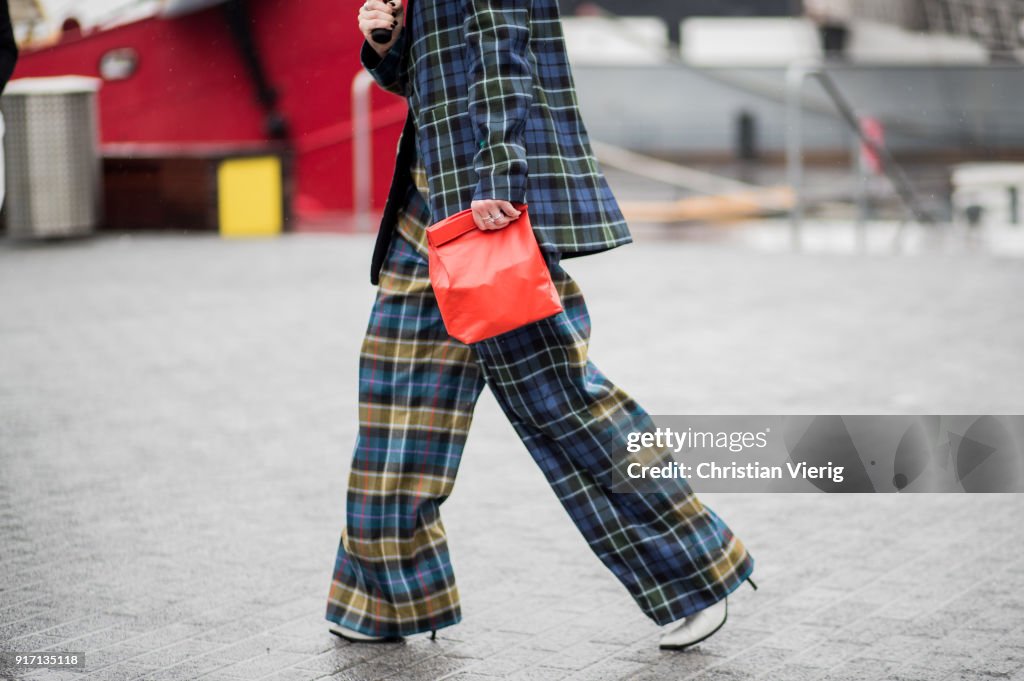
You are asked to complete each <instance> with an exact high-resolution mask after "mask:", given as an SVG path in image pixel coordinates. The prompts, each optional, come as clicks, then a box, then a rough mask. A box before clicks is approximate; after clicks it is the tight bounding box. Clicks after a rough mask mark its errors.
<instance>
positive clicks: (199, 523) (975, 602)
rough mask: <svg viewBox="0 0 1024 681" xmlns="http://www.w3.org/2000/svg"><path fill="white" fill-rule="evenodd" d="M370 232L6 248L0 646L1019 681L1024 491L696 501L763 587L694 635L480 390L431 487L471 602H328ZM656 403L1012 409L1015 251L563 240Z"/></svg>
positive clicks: (636, 389) (365, 302)
mask: <svg viewBox="0 0 1024 681" xmlns="http://www.w3.org/2000/svg"><path fill="white" fill-rule="evenodd" d="M370 246H371V242H370V238H369V237H366V236H349V237H338V236H311V235H309V236H289V237H286V238H283V239H280V240H276V241H253V242H237V241H235V242H223V241H219V240H217V239H216V238H213V237H208V236H189V237H173V236H168V237H157V236H147V237H131V238H129V237H121V238H117V237H104V238H97V239H94V240H87V241H78V242H69V243H63V244H60V243H56V244H44V245H39V246H15V245H11V244H5V245H3V246H0V546H2V551H0V649H5V650H21V651H85V652H86V659H87V665H86V669H85V670H84V671H82V672H71V671H61V672H58V671H47V670H40V671H36V672H33V673H31V674H25V678H30V679H83V678H84V679H110V680H112V681H120V680H128V679H147V680H152V681H159V680H162V679H196V678H202V679H208V680H211V681H212V680H225V681H231V680H234V681H238V680H242V679H275V680H277V681H291V680H306V679H317V678H329V679H336V680H338V681H341V680H349V679H359V680H362V679H378V678H390V679H403V680H405V679H408V680H421V679H440V678H449V679H464V680H467V681H468V680H470V679H474V680H479V681H483V680H485V679H492V678H495V677H506V676H507V677H510V678H516V679H524V680H526V679H532V680H537V681H541V680H546V679H578V680H584V679H589V680H599V679H636V680H641V679H673V680H674V679H691V678H692V679H701V680H706V681H711V680H731V679H748V678H760V679H773V680H774V679H793V680H803V679H833V680H836V681H838V680H840V679H883V678H886V679H903V680H906V681H910V680H920V681H925V680H936V681H937V680H940V679H990V678H997V679H1002V678H1016V679H1024V564H1022V558H1024V548H1022V545H1021V541H1022V540H1024V532H1022V529H1021V518H1022V517H1024V497H1022V496H1013V495H1011V496H1000V495H971V496H969V495H959V496H946V495H921V496H897V495H874V496H838V495H836V496H826V495H706V496H705V497H704V498H705V501H707V502H708V503H709V504H710V505H711V506H712V507H713V508H715V509H716V510H717V511H718V512H719V513H720V514H721V515H722V516H723V517H724V518H725V519H726V520H727V521H728V522H729V523H730V524H731V525H732V527H733V529H734V530H735V531H736V532H737V534H738V535H740V536H741V537H742V538H743V539H744V541H745V542H746V543H747V544H748V546H749V548H750V550H751V552H752V553H753V555H754V556H755V558H756V560H757V570H756V573H755V574H756V576H757V578H758V580H759V585H760V587H761V589H760V590H759V591H757V592H756V593H755V592H753V591H752V590H750V589H747V588H746V587H744V588H743V589H741V590H740V591H738V592H736V594H735V596H734V597H733V598H730V617H729V623H728V624H727V625H726V627H725V628H724V629H722V631H721V632H720V633H719V634H717V635H715V636H714V637H712V638H711V639H709V640H708V641H707V642H705V643H703V644H701V645H700V646H698V647H697V648H696V649H694V650H691V651H687V652H682V653H667V652H659V651H658V650H657V647H656V643H657V634H658V631H657V628H656V627H655V626H654V625H653V624H652V623H651V622H649V621H648V620H646V619H645V618H644V617H643V616H642V615H641V614H640V613H639V611H638V610H637V609H636V608H635V607H634V605H633V603H632V601H631V600H630V599H629V597H628V596H627V594H626V592H625V590H624V589H622V588H621V587H620V586H619V585H618V583H617V582H616V581H615V580H614V578H613V577H612V576H611V575H610V574H609V573H607V572H606V571H605V570H604V569H603V567H602V566H601V565H600V563H599V562H598V561H597V559H596V558H594V557H593V556H592V555H591V553H590V552H589V549H587V547H586V546H585V544H584V543H583V541H582V539H581V538H580V537H579V535H578V534H577V533H576V531H575V529H574V527H573V526H572V524H571V523H570V522H569V520H568V519H567V517H566V516H565V514H564V513H563V511H562V509H561V507H560V506H559V505H558V503H557V501H556V499H555V497H554V495H553V494H552V493H551V492H550V491H549V490H548V488H547V486H546V484H545V483H544V481H543V478H542V476H541V474H540V472H539V471H538V470H536V469H535V468H534V465H533V463H532V461H531V460H530V458H529V456H528V455H527V453H526V451H525V450H524V448H523V447H522V445H521V444H520V443H519V442H518V441H517V440H516V438H515V436H514V434H513V431H512V429H511V427H510V426H509V425H508V424H507V423H506V422H505V421H504V419H503V417H502V416H501V414H500V412H499V410H498V408H497V406H496V405H495V403H494V402H493V400H492V399H491V398H490V396H489V395H485V397H484V398H483V400H482V401H481V404H480V406H479V410H478V416H477V420H476V422H475V423H474V430H473V433H472V435H471V437H470V441H469V445H468V448H467V452H466V456H465V463H464V469H463V471H462V474H461V476H460V481H459V484H458V485H457V487H456V492H455V494H454V495H453V497H452V498H451V499H450V500H449V502H448V503H446V504H445V507H444V511H445V521H446V525H447V527H448V530H449V532H450V536H451V544H452V548H453V552H454V560H455V565H456V570H457V573H458V576H459V579H460V590H461V593H462V595H463V601H464V614H465V619H464V621H463V623H462V624H460V625H458V626H456V627H452V628H449V629H445V630H443V631H441V632H439V635H438V639H437V640H436V641H430V640H428V638H427V637H426V636H420V637H415V638H412V639H410V640H408V641H407V642H406V643H404V644H396V645H385V646H366V645H363V646H359V645H350V644H347V643H344V642H342V641H339V640H337V639H335V638H334V637H332V636H330V635H329V634H328V633H327V631H326V627H325V622H324V620H323V610H324V603H325V596H326V593H327V587H328V580H329V575H330V570H331V566H332V562H333V557H334V551H335V547H336V544H337V540H338V533H339V530H340V528H341V522H342V517H343V500H344V487H345V480H346V471H347V465H348V458H349V455H350V449H351V445H352V441H353V437H354V427H355V412H356V405H355V370H356V355H357V350H358V346H359V342H360V336H361V332H362V330H363V328H364V324H365V319H366V316H367V313H368V310H369V305H370V302H371V299H372V295H373V290H372V289H371V287H370V286H369V284H368V282H367V262H368V258H369V251H370ZM567 269H569V271H570V272H572V273H573V274H574V275H575V276H577V277H578V279H579V280H580V282H581V284H582V285H583V288H584V290H585V291H587V292H588V295H589V299H590V302H591V308H592V313H593V317H594V340H593V344H592V350H593V357H594V358H595V360H596V361H597V362H598V363H599V365H600V366H602V368H603V369H604V370H605V371H606V372H607V373H608V374H609V375H610V376H611V377H612V378H613V379H614V380H616V381H617V382H619V383H621V384H622V385H623V386H624V387H625V388H627V389H628V390H630V391H631V392H632V393H634V394H635V395H636V396H637V397H638V398H639V399H640V401H641V402H642V403H644V404H645V405H646V406H647V408H648V409H649V410H650V411H652V412H654V413H744V412H746V413H936V414H942V413H1020V412H1021V408H1022V405H1024V383H1022V381H1021V379H1022V375H1024V372H1022V368H1024V363H1022V360H1021V352H1022V350H1021V349H1022V348H1024V315H1021V314H1020V303H1019V300H1020V292H1021V291H1022V290H1024V265H1022V263H1021V262H1020V261H1016V260H1010V259H1001V258H997V257H991V256H984V255H979V254H974V255H964V256H954V255H941V256H940V255H935V256H929V257H891V256H881V255H878V256H868V257H860V256H850V255H821V254H819V255H814V256H796V255H791V254H786V253H771V254H765V253H756V252H753V251H749V250H741V249H739V248H735V247H731V246H723V245H715V244H692V243H680V242H667V241H655V240H646V241H643V242H641V243H638V244H636V245H633V246H630V247H628V248H624V249H620V250H619V251H617V252H614V253H609V254H604V255H600V256H595V257H593V258H587V259H583V260H580V261H575V262H569V263H568V264H567Z"/></svg>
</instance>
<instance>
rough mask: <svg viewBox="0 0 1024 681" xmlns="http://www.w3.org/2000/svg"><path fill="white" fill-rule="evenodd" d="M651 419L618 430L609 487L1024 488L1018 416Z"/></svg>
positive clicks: (1022, 424) (1023, 433)
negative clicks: (623, 431) (623, 441)
mask: <svg viewBox="0 0 1024 681" xmlns="http://www.w3.org/2000/svg"><path fill="white" fill-rule="evenodd" d="M650 419H651V420H650V421H645V422H643V423H637V424H633V425H632V427H631V428H629V429H626V431H625V437H624V438H623V437H622V433H621V431H620V435H619V436H617V438H616V439H617V441H618V442H620V444H619V445H618V446H617V449H616V451H615V453H614V456H615V466H614V472H613V485H612V489H613V491H621V492H627V491H628V492H637V491H639V492H670V491H678V490H679V489H681V488H682V487H683V486H685V485H691V486H692V487H693V488H695V489H697V490H700V491H720V492H1022V491H1024V455H1022V449H1021V447H1020V444H1019V443H1021V442H1024V416H678V415H677V416H652V417H650ZM623 439H624V440H625V444H621V442H622V440H623Z"/></svg>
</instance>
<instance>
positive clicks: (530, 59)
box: [361, 0, 632, 284]
mask: <svg viewBox="0 0 1024 681" xmlns="http://www.w3.org/2000/svg"><path fill="white" fill-rule="evenodd" d="M407 15H408V16H406V24H405V28H404V29H403V31H402V34H401V36H400V38H399V39H398V41H396V44H395V45H394V46H393V47H392V48H391V50H390V51H389V52H388V53H387V54H385V55H384V57H383V58H381V57H379V56H378V55H377V53H376V52H374V51H373V48H371V47H370V46H369V44H364V45H363V50H362V54H361V59H362V63H363V66H365V67H366V68H367V70H368V71H369V72H370V74H371V75H372V76H373V78H374V79H375V80H376V81H377V83H378V84H379V85H380V86H381V87H383V88H384V89H386V90H388V91H390V92H393V93H395V94H398V95H401V96H404V97H406V98H407V99H408V101H409V107H410V115H409V118H408V120H407V121H406V126H405V130H404V131H403V133H402V139H401V142H400V143H399V153H398V159H397V161H396V167H395V174H394V178H393V180H392V185H391V191H390V192H389V196H388V203H387V205H386V206H385V209H384V216H383V219H382V220H381V225H380V232H379V234H378V239H377V247H376V249H375V251H374V259H373V264H372V270H371V280H372V281H373V283H374V284H376V283H377V274H378V272H379V271H380V266H381V264H382V263H383V262H384V257H385V256H386V255H387V249H388V246H389V244H390V240H391V234H392V232H393V231H394V227H395V223H396V220H397V213H398V211H399V210H400V208H401V206H402V204H403V203H404V202H405V201H406V200H407V198H408V192H409V187H410V184H411V179H410V176H409V171H408V166H409V165H410V163H412V162H413V160H414V159H415V156H416V155H418V156H419V158H420V160H421V162H422V163H423V166H424V169H425V171H426V175H427V184H428V186H429V188H430V192H429V194H430V195H429V197H427V200H428V204H429V207H430V214H431V220H432V221H434V222H436V221H439V220H442V219H444V218H445V217H448V216H450V215H452V214H454V213H457V212H459V211H461V210H464V209H466V208H469V206H470V202H471V201H473V200H477V199H502V200H506V201H511V202H513V203H527V204H529V208H530V221H531V223H532V224H533V228H534V231H535V233H536V235H537V241H538V243H539V244H540V246H541V248H542V249H543V250H545V251H549V252H559V253H561V254H562V256H563V257H572V256H576V255H585V254H588V253H595V252H598V251H603V250H607V249H610V248H614V247H616V246H620V245H622V244H626V243H629V242H630V241H631V240H632V238H631V237H630V234H629V229H628V227H627V225H626V221H625V219H624V218H623V217H622V213H621V211H620V210H619V206H618V203H617V202H616V201H615V197H614V196H613V195H612V192H611V190H610V189H609V188H608V183H607V182H606V181H605V178H604V176H603V175H602V173H601V171H600V169H599V168H598V164H597V160H596V158H595V157H594V153H593V150H592V149H591V148H590V142H589V138H588V136H587V132H586V128H585V127H584V125H583V121H582V119H581V117H580V111H579V105H578V102H577V100H576V92H575V87H574V83H573V77H572V72H571V69H570V67H569V59H568V55H567V54H566V50H565V40H564V38H563V35H562V26H561V21H560V19H559V15H558V3H557V0H415V1H414V2H410V3H409V7H408V11H407Z"/></svg>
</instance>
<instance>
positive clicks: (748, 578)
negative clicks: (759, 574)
mask: <svg viewBox="0 0 1024 681" xmlns="http://www.w3.org/2000/svg"><path fill="white" fill-rule="evenodd" d="M747 581H748V582H750V586H752V587H753V588H754V591H757V583H756V582H754V580H752V579H751V578H750V577H747Z"/></svg>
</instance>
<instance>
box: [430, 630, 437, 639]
mask: <svg viewBox="0 0 1024 681" xmlns="http://www.w3.org/2000/svg"><path fill="white" fill-rule="evenodd" d="M430 640H431V641H436V640H437V629H431V630H430Z"/></svg>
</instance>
